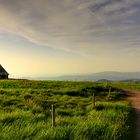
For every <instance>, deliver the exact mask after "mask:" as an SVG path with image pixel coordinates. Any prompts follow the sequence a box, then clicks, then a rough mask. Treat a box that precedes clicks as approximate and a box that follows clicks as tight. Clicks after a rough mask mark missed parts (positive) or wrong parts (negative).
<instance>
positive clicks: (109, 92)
mask: <svg viewBox="0 0 140 140" xmlns="http://www.w3.org/2000/svg"><path fill="white" fill-rule="evenodd" d="M110 94H111V87H109V91H108V97H110Z"/></svg>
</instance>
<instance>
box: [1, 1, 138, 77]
mask: <svg viewBox="0 0 140 140" xmlns="http://www.w3.org/2000/svg"><path fill="white" fill-rule="evenodd" d="M139 62H140V0H0V64H1V65H2V66H3V67H4V68H5V69H6V70H7V71H8V72H9V74H10V75H11V77H12V76H13V77H14V76H18V77H22V76H31V77H34V76H44V75H45V76H55V75H63V74H86V73H96V72H102V71H122V72H125V71H126V72H129V71H130V72H132V71H140V65H139Z"/></svg>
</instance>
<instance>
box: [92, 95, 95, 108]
mask: <svg viewBox="0 0 140 140" xmlns="http://www.w3.org/2000/svg"><path fill="white" fill-rule="evenodd" d="M92 103H93V109H94V108H95V94H94V93H93V97H92Z"/></svg>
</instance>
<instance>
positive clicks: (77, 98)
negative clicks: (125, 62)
mask: <svg viewBox="0 0 140 140" xmlns="http://www.w3.org/2000/svg"><path fill="white" fill-rule="evenodd" d="M93 92H94V93H95V95H96V99H97V102H96V109H94V110H93V109H92V96H91V95H92V94H93ZM120 97H121V98H120ZM122 97H123V95H122V93H120V92H119V91H118V90H116V89H113V88H112V93H111V95H110V96H109V97H108V85H107V84H104V83H92V82H53V81H16V80H13V81H0V114H1V115H0V139H2V140H11V139H12V140H17V139H19V140H20V139H36V140H42V139H44V140H47V139H48V140H60V139H63V140H65V139H66V140H68V139H71V140H92V139H94V140H108V139H115V140H121V139H123V140H125V139H129V138H130V139H131V129H132V126H131V124H132V123H131V121H132V116H131V111H132V110H131V107H130V106H129V104H128V103H127V102H125V101H123V100H121V101H120V99H122ZM51 104H55V106H56V116H57V117H56V124H57V126H56V128H55V129H53V128H51V110H50V106H51Z"/></svg>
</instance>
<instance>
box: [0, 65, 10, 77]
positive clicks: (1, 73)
mask: <svg viewBox="0 0 140 140" xmlns="http://www.w3.org/2000/svg"><path fill="white" fill-rule="evenodd" d="M8 75H9V74H8V72H7V71H6V70H5V69H4V68H3V67H2V65H0V79H8Z"/></svg>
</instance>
